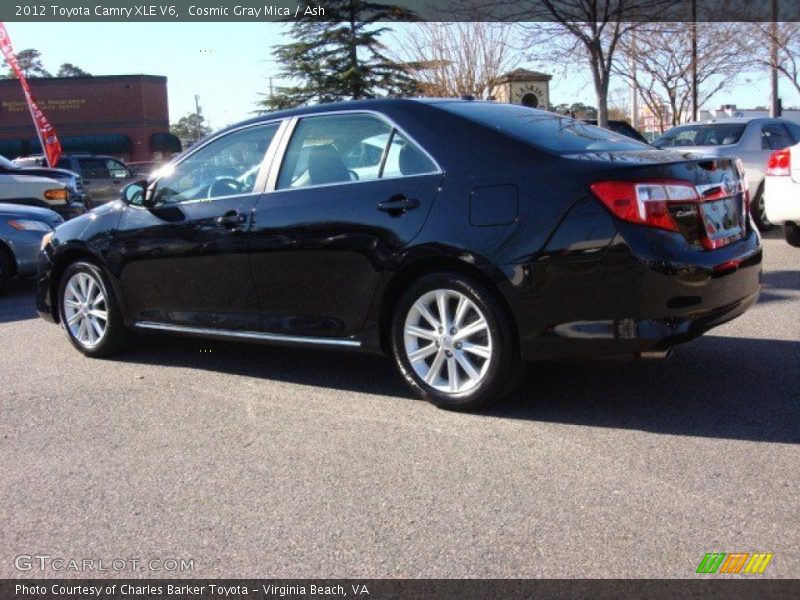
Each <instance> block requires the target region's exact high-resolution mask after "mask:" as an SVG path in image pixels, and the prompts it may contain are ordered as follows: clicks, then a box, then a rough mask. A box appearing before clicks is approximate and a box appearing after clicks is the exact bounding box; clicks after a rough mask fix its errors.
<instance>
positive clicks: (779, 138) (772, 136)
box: [761, 123, 793, 150]
mask: <svg viewBox="0 0 800 600" xmlns="http://www.w3.org/2000/svg"><path fill="white" fill-rule="evenodd" d="M792 144H793V142H792V139H791V138H790V137H789V132H788V130H787V129H786V128H785V127H784V126H783V123H767V124H766V125H764V127H763V128H762V130H761V148H763V149H764V150H783V149H784V148H787V147H789V146H791V145H792Z"/></svg>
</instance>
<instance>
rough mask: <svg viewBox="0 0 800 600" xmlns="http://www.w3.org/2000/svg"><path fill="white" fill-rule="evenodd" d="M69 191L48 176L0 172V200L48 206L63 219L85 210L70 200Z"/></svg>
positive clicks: (8, 202) (25, 204)
mask: <svg viewBox="0 0 800 600" xmlns="http://www.w3.org/2000/svg"><path fill="white" fill-rule="evenodd" d="M70 197H71V195H70V191H69V190H68V189H67V187H66V186H65V185H64V184H63V183H59V182H58V181H55V180H54V179H50V178H49V177H38V176H35V175H27V174H24V175H20V174H16V173H13V172H12V173H0V202H4V203H7V204H21V205H24V206H38V207H40V208H49V209H51V210H54V211H55V212H57V213H58V214H60V215H61V216H62V217H64V218H65V219H70V218H72V217H76V216H78V215H81V214H83V213H84V212H86V209H85V208H84V206H83V205H82V204H79V203H72V202H70Z"/></svg>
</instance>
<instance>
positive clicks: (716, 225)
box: [699, 196, 743, 248]
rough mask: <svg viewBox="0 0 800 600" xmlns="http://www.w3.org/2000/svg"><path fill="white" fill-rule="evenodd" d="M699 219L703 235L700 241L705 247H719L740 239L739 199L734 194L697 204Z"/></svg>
mask: <svg viewBox="0 0 800 600" xmlns="http://www.w3.org/2000/svg"><path fill="white" fill-rule="evenodd" d="M699 209H700V220H701V222H702V224H703V228H704V230H705V231H704V233H705V237H704V238H701V242H702V244H703V246H704V247H706V248H719V247H721V246H725V245H726V244H730V243H731V242H733V241H736V240H738V239H741V237H742V232H743V227H742V211H741V200H740V199H737V197H736V196H732V197H730V198H723V199H721V200H710V201H707V202H701V203H700V204H699Z"/></svg>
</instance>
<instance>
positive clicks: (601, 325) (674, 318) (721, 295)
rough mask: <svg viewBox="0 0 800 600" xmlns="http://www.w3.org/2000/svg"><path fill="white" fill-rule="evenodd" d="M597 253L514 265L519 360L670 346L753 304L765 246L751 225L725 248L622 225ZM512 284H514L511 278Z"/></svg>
mask: <svg viewBox="0 0 800 600" xmlns="http://www.w3.org/2000/svg"><path fill="white" fill-rule="evenodd" d="M619 229H620V235H618V236H617V237H616V238H615V239H614V241H612V243H611V244H610V245H609V246H608V247H607V248H606V250H605V251H603V252H602V253H601V255H600V256H585V255H580V254H578V255H575V256H556V257H546V258H545V259H544V260H539V261H536V262H535V263H532V264H530V265H527V266H526V267H525V268H523V272H525V271H527V277H525V276H521V275H520V274H519V273H517V275H516V278H514V272H515V271H519V265H518V266H516V267H515V268H513V269H511V270H510V271H509V272H508V273H507V276H508V277H509V283H508V284H507V285H505V286H504V287H505V289H504V293H505V295H506V299H507V300H508V301H509V304H510V305H511V309H512V312H513V313H514V315H515V316H516V318H517V325H518V328H519V329H518V331H519V341H520V350H521V353H522V355H523V357H524V358H525V359H528V360H534V359H545V358H567V357H589V356H602V355H615V354H637V353H640V352H648V351H658V350H666V349H668V348H670V347H672V346H674V345H676V344H679V343H682V342H686V341H689V340H691V339H693V338H695V337H697V336H699V335H701V334H703V333H704V332H706V331H708V330H709V329H711V328H712V327H716V326H717V325H720V324H722V323H725V322H726V321H730V320H731V319H734V318H736V317H737V316H739V315H741V314H742V313H744V312H745V311H746V310H747V309H748V308H749V307H750V306H752V305H753V304H755V302H756V301H757V299H758V294H759V291H760V287H761V262H762V250H761V244H760V238H759V235H758V233H757V232H756V231H754V230H750V231H749V232H748V234H747V236H746V237H745V238H744V239H742V240H739V241H737V242H734V243H732V244H730V245H728V246H726V247H723V248H720V249H717V250H713V251H706V250H695V249H690V248H688V246H687V244H686V243H685V242H684V241H683V239H682V238H680V239H679V236H677V235H676V234H673V233H671V232H667V231H661V230H655V229H650V228H644V227H640V226H634V225H631V226H628V225H621V226H620V228H619ZM514 281H516V282H517V283H513V282H514Z"/></svg>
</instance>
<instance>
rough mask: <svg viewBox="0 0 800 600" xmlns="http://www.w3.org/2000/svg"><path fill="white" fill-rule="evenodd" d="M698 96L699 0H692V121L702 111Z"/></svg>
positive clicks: (695, 119)
mask: <svg viewBox="0 0 800 600" xmlns="http://www.w3.org/2000/svg"><path fill="white" fill-rule="evenodd" d="M697 98H698V93H697V0H692V121H697V119H698V113H699V112H700V110H699V107H698V106H697V105H698V100H697Z"/></svg>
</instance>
